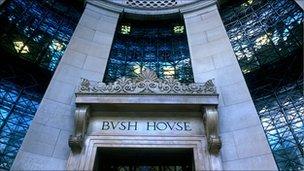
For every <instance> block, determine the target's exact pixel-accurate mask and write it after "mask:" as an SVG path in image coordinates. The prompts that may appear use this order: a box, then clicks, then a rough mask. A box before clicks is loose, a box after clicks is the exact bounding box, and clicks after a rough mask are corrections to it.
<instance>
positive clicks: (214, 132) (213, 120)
mask: <svg viewBox="0 0 304 171" xmlns="http://www.w3.org/2000/svg"><path fill="white" fill-rule="evenodd" d="M203 117H204V124H205V129H206V135H207V141H208V150H209V152H210V153H211V154H218V153H219V151H220V149H221V147H222V142H221V139H220V136H219V128H218V120H219V119H218V111H217V109H216V107H215V106H205V107H204V109H203Z"/></svg>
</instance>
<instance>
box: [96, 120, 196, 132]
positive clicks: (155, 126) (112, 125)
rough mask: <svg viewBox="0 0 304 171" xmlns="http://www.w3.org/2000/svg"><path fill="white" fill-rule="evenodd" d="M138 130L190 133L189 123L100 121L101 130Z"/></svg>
mask: <svg viewBox="0 0 304 171" xmlns="http://www.w3.org/2000/svg"><path fill="white" fill-rule="evenodd" d="M140 124H141V125H140ZM143 124H144V125H143ZM140 128H144V129H145V130H146V131H192V129H191V126H190V122H181V121H174V122H173V121H158V122H155V121H147V122H137V121H102V125H101V130H121V131H125V130H133V131H137V130H140Z"/></svg>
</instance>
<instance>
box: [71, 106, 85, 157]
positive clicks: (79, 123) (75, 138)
mask: <svg viewBox="0 0 304 171" xmlns="http://www.w3.org/2000/svg"><path fill="white" fill-rule="evenodd" d="M88 119H89V106H86V105H85V106H80V107H77V108H76V111H75V133H74V135H71V136H70V138H69V146H70V148H71V150H72V152H76V153H77V152H80V151H81V149H82V146H83V141H84V136H85V133H86V130H87V125H88Z"/></svg>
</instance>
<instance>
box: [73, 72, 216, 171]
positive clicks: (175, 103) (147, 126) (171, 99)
mask: <svg viewBox="0 0 304 171" xmlns="http://www.w3.org/2000/svg"><path fill="white" fill-rule="evenodd" d="M152 76H153V73H144V74H143V75H141V80H140V79H136V80H132V79H128V78H124V77H123V78H121V79H118V81H117V82H115V83H114V84H111V85H105V84H103V83H100V82H98V83H94V82H90V81H88V80H85V79H84V80H82V83H81V86H80V87H79V89H78V92H77V93H76V96H77V97H76V103H77V109H76V112H75V134H74V135H72V136H71V137H70V139H69V145H70V147H71V149H72V153H71V155H70V158H69V161H68V169H71V170H106V171H110V170H115V171H133V170H134V171H154V170H155V171H171V170H172V171H190V170H191V171H192V170H215V169H221V168H222V167H221V159H220V156H219V150H220V147H221V141H220V139H219V135H218V125H217V122H218V112H217V109H216V106H217V104H218V95H217V94H216V92H215V87H214V85H213V83H212V82H211V81H209V82H207V83H205V84H190V85H185V84H181V83H179V82H177V81H176V80H164V79H157V78H155V77H152Z"/></svg>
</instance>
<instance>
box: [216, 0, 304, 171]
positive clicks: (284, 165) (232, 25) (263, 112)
mask: <svg viewBox="0 0 304 171" xmlns="http://www.w3.org/2000/svg"><path fill="white" fill-rule="evenodd" d="M221 16H222V19H223V21H224V24H225V27H226V30H227V33H228V36H229V38H230V42H231V44H232V47H233V49H234V52H235V55H236V57H237V59H238V61H239V64H240V66H241V69H242V71H243V73H244V76H245V79H246V82H247V85H248V87H249V89H250V92H251V95H252V98H253V101H254V103H255V106H256V109H257V111H258V114H259V117H260V119H261V122H262V125H263V127H264V131H265V133H266V136H267V138H268V142H269V145H270V147H271V149H272V152H273V155H274V158H275V160H276V163H277V165H278V168H279V169H280V170H303V169H304V153H303V146H304V140H303V139H304V126H303V124H304V123H303V120H304V107H303V106H304V96H303V74H302V72H303V54H302V51H303V41H302V40H303V31H302V29H303V10H302V9H301V8H300V7H299V6H298V5H297V4H296V3H295V2H294V1H291V0H246V1H241V3H239V4H234V5H233V6H229V7H227V6H226V7H224V8H223V9H222V10H221Z"/></svg>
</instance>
